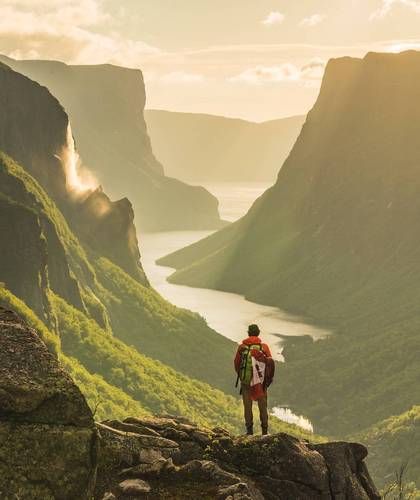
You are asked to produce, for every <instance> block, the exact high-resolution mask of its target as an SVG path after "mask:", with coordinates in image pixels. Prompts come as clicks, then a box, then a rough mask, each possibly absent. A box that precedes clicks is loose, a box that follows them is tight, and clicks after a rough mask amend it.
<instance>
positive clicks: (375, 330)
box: [161, 52, 420, 466]
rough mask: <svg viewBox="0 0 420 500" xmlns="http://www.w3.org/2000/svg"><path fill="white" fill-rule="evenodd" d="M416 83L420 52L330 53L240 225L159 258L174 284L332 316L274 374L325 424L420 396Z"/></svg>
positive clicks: (332, 428)
mask: <svg viewBox="0 0 420 500" xmlns="http://www.w3.org/2000/svg"><path fill="white" fill-rule="evenodd" d="M419 78H420V53H419V52H405V53H401V54H375V53H370V54H368V55H367V56H366V57H365V58H364V59H362V60H361V59H352V58H341V59H335V60H331V61H330V62H329V63H328V66H327V68H326V73H325V76H324V80H323V83H322V87H321V91H320V95H319V98H318V100H317V102H316V104H315V106H314V107H313V109H312V110H311V112H310V113H309V115H308V117H307V120H306V122H305V125H304V126H303V129H302V132H301V134H300V136H299V138H298V140H297V142H296V144H295V146H294V148H293V150H292V152H291V154H290V156H289V158H288V159H287V160H286V162H285V164H284V166H283V167H282V169H281V170H280V173H279V177H278V181H277V183H276V185H275V186H274V187H272V188H271V189H269V190H268V191H267V192H266V193H265V194H264V195H263V196H262V197H261V198H260V199H258V200H257V201H256V202H255V204H254V206H253V207H252V209H251V210H250V212H249V213H248V214H247V215H246V216H245V217H244V218H243V219H241V220H240V221H238V222H237V223H235V224H233V225H232V226H230V227H228V228H225V229H223V230H222V231H220V232H218V233H216V234H215V235H213V236H210V237H209V238H207V239H206V240H203V241H200V242H198V243H197V244H195V245H193V246H191V247H189V248H186V249H184V250H181V251H179V252H177V253H176V254H173V255H171V256H169V257H166V258H164V259H162V261H161V263H163V264H165V265H169V266H172V267H176V268H177V269H178V271H177V273H176V274H175V275H174V276H173V277H172V278H171V280H172V281H174V282H177V283H185V284H190V285H191V284H192V285H195V286H204V287H213V288H218V289H222V290H227V291H233V292H238V293H242V294H245V295H246V296H247V297H248V298H250V299H253V300H256V301H259V302H262V303H266V304H272V305H277V306H280V307H282V308H284V309H287V310H289V311H292V312H294V313H297V314H301V315H304V316H306V317H307V318H312V320H314V321H317V322H320V323H322V324H328V325H330V327H331V328H332V329H333V330H334V331H335V335H333V336H332V337H331V338H329V339H327V340H325V341H319V342H315V343H311V342H308V343H305V345H302V343H300V344H299V343H295V345H294V344H293V343H290V344H288V345H286V349H285V355H286V359H287V362H286V364H285V366H284V367H283V372H284V373H282V375H281V379H282V384H283V394H284V397H285V398H286V399H287V401H288V403H290V404H291V405H292V407H294V408H295V411H299V412H300V411H302V412H303V414H305V415H307V416H309V418H310V419H311V420H312V421H314V422H315V424H316V425H317V428H318V429H319V428H320V429H321V430H322V432H326V433H334V434H344V433H348V432H355V431H357V430H362V429H364V428H367V427H370V426H372V425H374V424H376V423H377V422H380V421H382V420H384V419H386V418H388V417H390V416H391V415H398V414H403V413H404V412H406V411H408V410H409V409H410V408H411V407H412V406H413V404H416V403H418V398H419V392H418V382H419V379H420V364H419V363H418V359H419V356H420V334H419V332H420V317H419V301H420V232H419V231H418V229H417V228H418V221H419V218H420V146H419V134H420V86H419V85H418V81H419ZM410 454H411V450H409V449H407V448H405V449H400V450H399V456H398V458H399V460H400V461H403V460H404V459H406V458H408V457H409V456H410ZM417 466H418V464H417Z"/></svg>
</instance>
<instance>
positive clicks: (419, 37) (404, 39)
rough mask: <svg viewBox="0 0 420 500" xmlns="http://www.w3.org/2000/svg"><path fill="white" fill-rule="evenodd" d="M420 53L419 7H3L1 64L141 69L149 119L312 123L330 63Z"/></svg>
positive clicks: (170, 0) (261, 1)
mask: <svg viewBox="0 0 420 500" xmlns="http://www.w3.org/2000/svg"><path fill="white" fill-rule="evenodd" d="M406 49H419V50H420V0H0V52H1V53H3V54H6V55H8V56H11V57H15V58H18V59H56V60H60V61H64V62H67V63H71V64H102V63H112V64H118V65H122V66H128V67H133V68H139V69H141V70H142V71H143V73H144V77H145V83H146V93H147V107H148V108H154V109H168V110H174V111H186V112H194V113H210V114H218V115H224V116H232V117H240V118H244V119H248V120H252V121H264V120H270V119H275V118H281V117H285V116H292V115H296V114H303V113H306V112H307V111H308V110H309V109H310V108H311V106H312V105H313V103H314V101H315V99H316V97H317V95H318V92H319V88H320V85H321V80H322V76H323V72H324V68H325V64H326V63H327V61H328V60H329V59H330V58H332V57H342V56H353V57H363V56H364V55H365V54H366V53H367V52H369V51H382V52H384V51H388V52H399V51H401V50H406Z"/></svg>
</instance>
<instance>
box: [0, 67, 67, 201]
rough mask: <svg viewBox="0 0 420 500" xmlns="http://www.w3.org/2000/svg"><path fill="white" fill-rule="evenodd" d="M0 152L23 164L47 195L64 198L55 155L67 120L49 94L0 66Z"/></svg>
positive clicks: (59, 164)
mask: <svg viewBox="0 0 420 500" xmlns="http://www.w3.org/2000/svg"><path fill="white" fill-rule="evenodd" d="M0 109H1V119H0V150H2V151H4V152H5V153H7V154H9V155H10V156H11V157H13V158H14V159H15V160H16V161H18V162H19V163H21V164H22V165H25V168H27V170H28V172H30V173H31V175H33V176H34V177H35V178H36V179H37V180H38V181H39V182H40V184H41V185H42V186H43V187H44V189H46V190H47V191H48V192H49V193H50V194H51V196H53V197H54V198H56V199H64V198H65V196H66V174H65V171H64V168H63V165H62V162H61V161H60V158H59V157H58V155H59V154H60V151H61V149H62V148H63V146H64V144H65V143H66V133H67V127H68V117H67V115H66V113H65V111H64V109H63V108H62V106H61V105H60V103H59V102H58V101H57V99H55V98H54V97H53V96H52V95H51V94H50V93H49V91H48V90H47V89H46V88H44V87H41V86H40V85H39V84H37V83H35V82H32V81H30V80H29V79H28V78H26V77H25V76H23V75H21V74H19V73H16V72H14V71H11V70H10V68H8V67H7V66H5V65H3V64H1V63H0Z"/></svg>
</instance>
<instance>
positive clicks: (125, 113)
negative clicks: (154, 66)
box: [0, 56, 223, 231]
mask: <svg viewBox="0 0 420 500" xmlns="http://www.w3.org/2000/svg"><path fill="white" fill-rule="evenodd" d="M0 61H3V62H4V63H5V64H6V65H8V66H10V67H13V69H15V70H16V71H18V72H20V73H23V74H25V75H26V76H28V77H29V78H31V79H33V80H35V81H38V82H39V83H41V84H42V85H45V86H47V87H48V88H49V90H50V92H51V93H52V94H54V95H55V96H56V97H57V98H58V100H59V101H60V102H61V103H62V105H63V106H64V107H65V108H66V111H67V112H68V113H69V116H70V120H71V122H72V124H73V128H74V131H75V134H74V135H75V141H76V143H77V149H78V150H79V152H80V153H81V156H82V158H83V160H84V162H85V164H86V165H87V167H88V168H89V169H90V170H91V171H92V172H93V173H94V174H95V175H96V176H97V178H98V179H99V181H100V184H102V185H103V187H104V189H105V190H106V192H108V193H109V194H110V195H111V196H112V197H114V198H121V197H128V198H129V199H130V200H131V201H132V202H133V205H134V209H135V212H136V221H137V225H138V227H139V228H140V229H142V230H147V231H157V230H173V229H216V228H219V227H221V226H222V225H223V223H222V222H221V220H220V217H219V215H218V202H217V199H216V198H215V197H214V196H213V195H211V194H210V193H209V192H208V191H206V190H205V189H204V188H202V187H199V186H189V185H187V184H185V183H183V182H181V181H179V180H177V179H173V178H171V177H167V176H165V175H164V172H163V167H162V165H161V164H160V163H159V162H158V161H157V160H156V158H155V156H154V154H153V151H152V149H151V145H150V139H149V136H148V133H147V128H146V124H145V121H144V117H143V109H144V105H145V100H146V93H145V87H144V80H143V75H142V72H141V71H140V70H139V69H131V68H122V67H120V66H115V65H97V66H92V65H84V66H80V65H79V66H71V65H67V64H65V63H61V62H56V61H37V60H32V61H31V60H29V61H18V60H14V59H11V58H7V57H6V56H0ZM116 167H117V168H116Z"/></svg>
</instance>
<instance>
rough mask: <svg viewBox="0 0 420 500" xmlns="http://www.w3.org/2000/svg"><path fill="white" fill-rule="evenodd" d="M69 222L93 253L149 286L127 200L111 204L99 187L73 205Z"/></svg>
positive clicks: (132, 215) (132, 216) (131, 212)
mask: <svg viewBox="0 0 420 500" xmlns="http://www.w3.org/2000/svg"><path fill="white" fill-rule="evenodd" d="M70 219H71V220H73V222H74V226H75V228H76V231H77V233H78V234H79V235H80V237H81V239H82V240H83V241H86V242H88V244H89V245H90V246H91V247H92V249H93V250H95V251H96V252H97V253H99V254H100V255H103V256H105V257H107V258H108V259H110V260H112V261H113V262H117V263H118V264H119V265H120V267H121V268H122V269H124V271H126V272H127V273H128V274H129V275H130V276H133V277H134V278H137V280H138V281H139V282H140V283H143V284H145V285H147V284H148V281H147V278H146V275H145V274H144V272H143V269H142V266H141V262H140V251H139V246H138V241H137V233H136V228H135V225H134V212H133V207H132V205H131V203H130V201H129V200H128V199H127V198H124V199H122V200H119V201H115V202H112V201H111V200H110V199H109V197H108V196H107V195H106V194H105V193H104V192H103V190H102V188H97V189H95V190H94V191H91V192H89V194H88V195H87V196H86V198H84V200H83V202H82V203H77V204H76V208H75V210H74V211H73V212H72V213H71V214H70ZM110 241H112V242H113V244H112V245H110V244H109V242H110Z"/></svg>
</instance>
